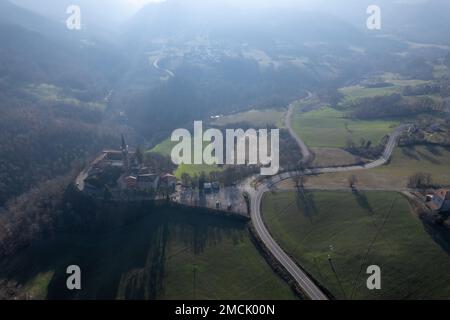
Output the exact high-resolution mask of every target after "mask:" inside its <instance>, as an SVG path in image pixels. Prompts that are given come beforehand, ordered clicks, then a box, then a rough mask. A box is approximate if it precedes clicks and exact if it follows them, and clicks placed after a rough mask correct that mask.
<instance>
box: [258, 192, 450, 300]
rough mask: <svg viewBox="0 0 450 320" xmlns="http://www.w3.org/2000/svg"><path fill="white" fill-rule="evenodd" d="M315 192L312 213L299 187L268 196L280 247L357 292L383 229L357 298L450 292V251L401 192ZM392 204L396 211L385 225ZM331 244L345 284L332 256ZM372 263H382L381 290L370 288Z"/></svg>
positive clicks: (324, 278) (328, 280) (330, 283)
mask: <svg viewBox="0 0 450 320" xmlns="http://www.w3.org/2000/svg"><path fill="white" fill-rule="evenodd" d="M310 197H311V198H312V201H311V200H310V203H311V204H313V205H314V209H312V210H309V211H308V212H309V214H310V215H311V216H310V217H306V216H305V210H304V209H303V205H301V204H297V202H296V200H295V199H296V194H295V193H292V192H291V193H279V194H269V195H267V196H266V197H265V199H264V202H263V209H264V210H263V211H264V217H265V221H266V223H267V225H268V226H269V229H270V231H271V232H272V234H273V235H274V237H275V239H276V240H277V241H279V243H280V245H281V247H283V248H284V249H285V250H287V252H288V253H289V254H291V255H292V256H293V257H294V258H295V259H296V260H297V261H299V262H300V263H301V265H302V266H304V267H305V268H306V269H307V270H308V271H309V272H310V273H311V274H312V275H313V276H314V277H315V278H316V279H318V280H319V281H320V282H321V283H322V284H324V285H325V286H326V287H327V288H328V289H329V290H330V291H331V292H332V293H333V294H334V295H335V296H336V297H338V298H349V297H351V292H352V290H353V288H354V287H355V286H354V283H355V279H356V278H357V275H358V273H359V272H360V266H361V261H362V259H363V258H364V256H365V253H366V252H367V250H368V247H369V244H370V243H371V242H372V241H373V239H374V237H375V234H376V232H377V230H381V231H380V233H379V236H378V238H377V240H376V241H375V242H374V246H373V248H372V250H371V251H370V254H369V255H368V259H367V260H366V261H365V262H364V263H363V266H364V270H363V273H362V274H361V276H360V277H359V278H358V281H357V282H356V283H357V286H356V288H357V289H356V290H355V294H354V295H353V298H356V299H369V298H370V299H372V298H373V299H426V298H438V299H441V298H442V299H448V298H449V297H450V275H449V273H448V270H449V268H450V258H449V256H448V254H447V253H446V252H444V251H443V250H442V249H441V248H440V247H439V246H438V245H437V244H436V243H435V242H433V240H432V239H431V237H430V236H429V235H428V234H427V233H426V232H425V231H424V228H423V226H422V224H421V222H420V221H419V220H418V219H417V218H416V217H415V216H413V214H412V213H411V212H410V208H409V204H408V202H407V201H406V200H405V199H404V198H403V197H402V196H401V195H399V194H397V193H387V192H369V193H366V194H365V196H360V197H358V198H356V197H355V196H354V195H352V194H351V193H343V192H316V193H313V194H310ZM391 204H394V205H393V210H392V213H391V215H390V217H389V219H388V220H387V223H386V224H385V227H384V228H381V229H380V227H381V226H382V223H383V219H385V218H386V217H387V213H388V212H389V208H390V206H391ZM299 207H300V208H299ZM331 208H332V209H331ZM330 245H332V246H333V248H334V249H333V251H332V252H331V255H332V260H333V263H334V266H335V268H336V270H337V273H338V276H339V278H340V281H341V283H342V287H343V290H342V289H341V288H340V286H339V285H338V282H337V280H336V277H335V275H334V274H333V273H332V271H331V267H330V265H329V262H328V258H327V257H328V254H329V253H330ZM371 264H376V265H379V266H380V267H381V270H382V290H381V291H369V290H368V289H366V286H365V282H366V279H367V276H366V275H365V268H366V267H367V266H368V265H371ZM344 292H345V293H344Z"/></svg>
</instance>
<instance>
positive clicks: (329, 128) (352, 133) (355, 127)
mask: <svg viewBox="0 0 450 320" xmlns="http://www.w3.org/2000/svg"><path fill="white" fill-rule="evenodd" d="M397 124H398V123H397V122H395V121H386V120H377V121H359V120H354V119H349V118H345V117H344V113H343V112H341V111H338V110H335V109H332V108H329V107H323V108H321V109H319V110H313V111H309V112H306V113H298V112H297V113H295V114H294V116H293V120H292V128H293V130H294V131H295V132H296V134H297V135H298V136H299V137H300V138H301V139H302V140H303V141H304V142H305V143H306V145H307V146H308V147H316V148H345V147H346V146H347V141H348V140H349V139H351V140H352V141H353V142H355V143H357V144H358V143H359V141H360V140H361V139H362V138H363V139H365V140H366V141H368V140H370V141H372V143H373V144H378V143H379V142H380V140H381V139H382V138H383V137H384V136H385V135H387V134H389V133H391V132H392V131H393V130H394V128H395V126H396V125H397Z"/></svg>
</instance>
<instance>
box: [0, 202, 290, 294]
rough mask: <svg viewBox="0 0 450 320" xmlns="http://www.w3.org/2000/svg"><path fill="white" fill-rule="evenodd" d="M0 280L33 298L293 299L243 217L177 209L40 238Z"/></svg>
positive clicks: (5, 266)
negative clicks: (74, 274)
mask: <svg viewBox="0 0 450 320" xmlns="http://www.w3.org/2000/svg"><path fill="white" fill-rule="evenodd" d="M71 264H76V265H79V266H80V267H81V271H82V288H83V290H81V291H68V290H67V289H66V287H65V285H66V284H65V283H66V279H67V275H66V273H65V272H66V268H67V266H69V265H71ZM1 279H9V281H10V282H12V281H15V282H17V283H18V284H19V285H20V287H21V288H23V290H24V291H25V292H26V293H27V296H28V298H31V299H106V300H110V299H138V300H140V299H218V300H227V299H296V296H295V295H294V293H293V292H292V291H291V289H290V288H289V286H288V285H287V284H286V283H285V282H284V281H283V280H282V279H281V278H280V277H278V276H277V275H276V274H275V273H273V272H272V270H271V268H270V267H269V265H268V264H267V263H266V261H265V260H264V259H263V258H262V257H261V256H260V254H259V252H258V251H257V249H256V248H255V246H254V245H253V243H252V242H251V240H250V236H249V233H248V230H247V228H246V224H245V223H244V222H239V221H234V220H230V219H227V218H222V217H213V216H209V215H205V214H201V213H192V212H182V211H179V210H178V211H174V210H173V209H170V210H169V209H167V210H164V209H160V210H159V211H157V212H151V213H149V214H147V215H146V216H145V217H144V218H142V219H140V220H138V221H136V222H134V223H132V224H130V225H127V226H124V227H119V228H116V229H113V230H111V231H109V232H92V233H71V234H65V235H61V236H58V237H57V238H55V239H53V240H49V241H44V242H39V243H36V244H34V245H33V246H31V247H30V248H27V249H25V250H24V251H22V252H21V253H20V254H18V255H17V256H15V257H14V258H13V259H9V260H7V261H2V262H1V264H0V283H1Z"/></svg>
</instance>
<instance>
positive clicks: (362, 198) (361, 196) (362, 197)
mask: <svg viewBox="0 0 450 320" xmlns="http://www.w3.org/2000/svg"><path fill="white" fill-rule="evenodd" d="M352 193H353V195H354V196H355V199H356V202H357V203H358V205H359V206H360V207H361V208H362V209H364V210H365V211H368V212H369V214H370V215H373V214H374V213H375V212H374V211H373V208H372V206H371V205H370V203H369V200H368V199H367V196H366V194H365V193H364V192H361V191H359V190H356V189H355V190H353V191H352Z"/></svg>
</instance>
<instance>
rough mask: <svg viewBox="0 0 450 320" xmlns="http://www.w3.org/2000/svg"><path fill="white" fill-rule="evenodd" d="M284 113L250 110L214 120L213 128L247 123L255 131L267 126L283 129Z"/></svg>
mask: <svg viewBox="0 0 450 320" xmlns="http://www.w3.org/2000/svg"><path fill="white" fill-rule="evenodd" d="M283 116H284V112H282V111H279V110H271V109H267V110H250V111H246V112H240V113H236V114H232V115H228V116H225V117H223V118H220V119H217V120H214V121H213V122H212V123H211V125H212V126H227V125H233V124H236V123H242V122H246V123H248V124H250V125H251V126H252V127H254V129H260V128H265V127H266V125H267V124H269V125H274V126H277V127H279V128H282V127H283Z"/></svg>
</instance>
